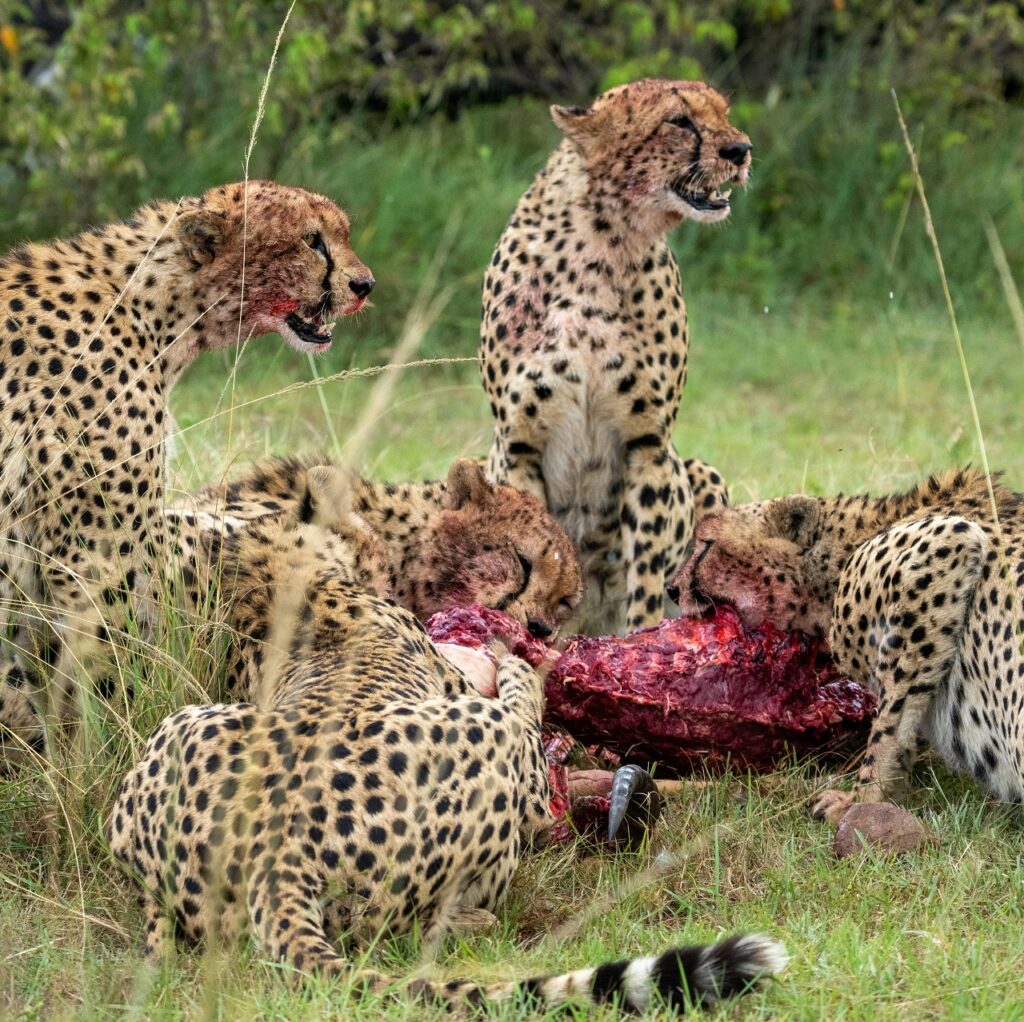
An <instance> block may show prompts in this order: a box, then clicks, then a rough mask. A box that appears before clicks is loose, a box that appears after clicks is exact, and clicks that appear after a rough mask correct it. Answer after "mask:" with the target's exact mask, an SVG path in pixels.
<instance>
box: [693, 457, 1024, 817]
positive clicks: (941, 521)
mask: <svg viewBox="0 0 1024 1022" xmlns="http://www.w3.org/2000/svg"><path fill="white" fill-rule="evenodd" d="M993 485H994V494H995V505H996V509H997V513H998V524H997V522H996V520H995V519H994V518H993V513H992V503H991V501H990V498H989V492H988V485H987V483H986V480H985V477H984V476H983V475H982V474H981V473H978V472H974V471H970V470H965V471H960V472H949V473H946V474H944V475H940V476H935V477H933V478H931V479H929V480H928V481H927V482H925V483H922V484H921V485H920V486H917V487H915V488H914V489H912V490H910V491H909V492H907V493H904V494H900V495H898V496H891V497H882V498H871V497H866V496H861V497H834V498H814V497H803V496H796V497H783V498H781V499H778V500H769V501H764V502H762V503H758V504H746V505H742V506H740V507H735V508H732V509H730V510H727V511H723V512H722V513H720V514H717V515H714V516H712V517H709V518H706V519H704V520H703V521H701V522H700V524H699V525H698V526H697V544H696V550H695V552H694V554H693V556H692V557H691V558H690V560H689V561H688V562H687V563H686V565H684V567H683V568H682V570H681V571H680V573H679V576H678V578H677V579H676V582H675V585H676V587H677V588H678V591H679V596H680V604H681V606H682V607H683V609H684V611H688V612H699V611H701V610H702V609H703V608H706V607H707V606H708V602H709V601H718V600H723V601H727V602H729V603H732V604H733V605H734V606H735V607H736V609H737V610H738V611H739V612H740V614H741V615H742V616H743V618H744V619H745V620H746V621H747V622H748V623H750V624H756V623H758V622H760V621H762V620H765V619H767V620H769V621H771V622H772V623H773V624H775V625H777V626H778V627H780V628H799V629H802V630H803V631H806V632H810V633H812V634H816V635H825V634H828V636H829V642H830V644H831V646H832V650H833V652H834V654H835V656H836V658H837V659H838V661H839V664H840V666H841V667H842V669H843V670H844V671H845V672H847V673H848V674H850V676H851V677H853V678H855V679H856V680H857V681H859V682H861V683H862V684H864V685H866V686H868V687H870V688H873V689H874V690H875V691H876V692H877V693H878V694H879V702H878V718H877V720H876V721H875V723H874V726H873V727H872V729H871V738H870V740H869V743H868V749H867V753H866V755H865V757H864V760H863V763H862V766H861V769H860V773H859V775H858V778H857V784H856V787H855V789H854V791H853V792H841V791H826V792H825V793H824V794H823V795H822V796H821V797H820V798H818V799H816V801H815V804H814V807H813V811H814V814H815V815H816V816H818V817H825V818H827V819H829V820H830V821H832V822H833V823H834V822H837V821H838V820H839V818H840V817H841V816H842V815H843V813H844V812H845V811H846V809H847V808H849V806H850V805H851V804H852V803H853V802H854V801H855V800H858V801H863V802H877V801H881V800H884V799H885V798H886V797H887V796H888V795H889V794H890V793H891V792H892V791H893V789H894V788H895V787H896V786H897V784H898V782H899V781H901V780H902V779H903V778H904V776H905V774H906V772H907V771H908V770H909V768H910V767H911V765H912V764H913V760H914V756H915V752H916V750H917V743H918V737H919V736H920V737H922V738H923V739H925V740H927V741H928V742H930V743H931V744H932V745H933V746H934V748H935V749H936V750H937V751H938V752H939V753H940V755H941V756H942V757H943V758H944V759H945V760H946V761H947V762H948V763H949V764H950V765H952V766H953V767H954V768H956V769H959V770H963V771H965V772H967V773H970V774H972V775H973V776H974V777H975V778H976V779H977V781H978V782H979V783H980V784H982V785H983V786H984V787H986V788H987V789H988V790H989V791H990V792H992V793H993V794H994V795H996V796H997V797H998V798H1000V799H1003V800H1006V801H1011V802H1020V801H1021V800H1022V799H1024V656H1022V654H1021V643H1022V635H1024V611H1022V599H1024V496H1022V495H1021V494H1018V493H1013V492H1011V491H1010V490H1008V489H1007V488H1006V487H1005V486H1003V485H1002V484H1001V483H999V482H998V481H994V483H993Z"/></svg>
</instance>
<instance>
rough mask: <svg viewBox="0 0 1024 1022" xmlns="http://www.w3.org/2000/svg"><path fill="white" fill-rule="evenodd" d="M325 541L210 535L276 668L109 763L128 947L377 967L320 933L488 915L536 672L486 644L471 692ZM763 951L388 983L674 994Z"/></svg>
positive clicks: (418, 630)
mask: <svg viewBox="0 0 1024 1022" xmlns="http://www.w3.org/2000/svg"><path fill="white" fill-rule="evenodd" d="M330 542H331V536H330V533H328V532H327V531H326V530H323V529H320V528H318V527H316V526H314V525H309V524H303V523H301V522H298V523H296V524H295V525H294V527H292V528H290V529H281V528H280V527H279V523H277V522H274V523H260V522H255V523H253V524H252V525H251V526H250V527H248V528H246V529H242V530H239V531H237V532H234V533H231V534H226V535H224V536H222V537H220V538H219V539H217V540H216V541H215V542H212V543H211V550H210V554H211V556H213V555H214V554H216V555H218V556H221V557H222V558H223V560H224V562H225V565H226V568H227V569H228V571H230V572H231V573H232V574H233V575H234V576H235V577H236V578H237V579H238V581H239V585H238V595H237V596H236V598H235V600H234V604H233V611H232V612H233V614H235V615H237V618H236V621H237V624H238V626H239V627H240V628H243V629H245V630H250V631H251V630H253V628H254V627H255V626H258V625H259V623H260V622H262V628H263V632H264V634H266V635H270V634H271V633H272V631H273V630H274V626H275V625H279V624H280V620H281V614H280V606H281V601H282V600H284V601H285V602H286V603H288V602H294V604H295V606H296V607H298V608H300V611H301V612H300V613H299V614H296V615H291V617H292V618H293V619H294V624H293V627H292V628H290V629H289V630H287V632H286V634H285V635H283V636H282V637H281V639H280V640H279V641H278V642H277V643H276V655H275V656H274V657H270V656H268V657H267V658H266V659H265V660H264V669H265V670H267V671H274V672H276V673H277V674H278V675H279V680H278V681H277V682H276V683H275V684H274V685H273V686H272V687H273V688H274V690H275V692H276V696H275V697H274V699H273V701H272V704H271V705H269V706H267V707H265V708H260V707H256V706H253V705H251V704H248V703H234V704H219V705H212V706H188V707H185V708H183V709H181V710H179V711H178V712H177V713H175V714H173V715H171V716H170V717H168V718H166V719H165V720H164V722H163V723H162V724H161V725H160V726H159V727H158V728H157V730H156V731H155V732H154V734H153V735H152V737H151V738H150V740H149V743H148V745H147V747H146V750H145V752H144V754H143V756H142V758H141V760H140V761H139V762H138V764H137V765H136V766H135V767H134V768H133V769H132V770H131V772H130V773H129V774H128V776H127V777H126V778H125V780H124V782H123V784H122V787H121V790H120V794H119V796H118V799H117V802H116V805H115V806H114V808H113V810H112V812H111V814H110V816H109V819H108V822H107V827H106V833H107V836H108V840H109V841H110V846H111V849H112V851H113V853H114V855H115V856H116V857H117V858H118V859H119V860H120V861H121V862H122V863H124V864H125V865H126V866H127V867H128V868H130V869H131V870H132V872H133V873H134V875H135V876H136V877H137V878H138V879H139V882H140V883H141V885H142V887H143V892H144V903H145V913H146V936H145V948H146V951H147V953H148V954H149V955H150V956H155V955H157V954H159V953H161V952H163V951H165V950H166V949H167V948H168V946H169V945H170V943H171V941H172V933H177V934H178V935H180V936H181V937H183V938H185V939H187V940H192V941H196V940H200V939H205V940H230V939H233V938H237V937H239V936H241V935H242V934H244V933H246V932H248V933H251V934H252V935H253V936H254V937H255V938H256V940H257V941H258V943H259V945H260V946H261V947H262V948H263V949H264V950H265V951H266V952H267V953H268V954H269V955H270V956H271V957H272V958H273V959H275V960H278V961H282V962H284V963H285V964H286V965H287V966H289V967H290V968H291V969H293V970H295V971H296V972H298V973H306V972H317V973H322V974H328V975H353V977H354V979H355V980H356V985H357V987H358V986H363V987H366V988H370V989H375V990H376V989H383V988H386V987H390V986H391V985H392V984H394V982H395V980H394V979H393V978H392V977H389V976H386V975H383V974H381V973H376V972H371V971H370V970H368V969H359V970H358V971H354V967H353V966H352V965H351V963H350V962H349V961H348V960H347V959H346V958H345V957H343V955H342V954H341V953H339V951H338V950H337V949H336V947H335V945H334V943H333V942H332V938H335V937H341V936H344V937H345V938H347V940H348V942H349V943H353V944H356V945H362V946H366V945H368V944H372V943H373V942H374V941H375V940H376V939H377V938H378V936H379V935H381V934H383V933H385V932H386V933H390V934H396V935H397V934H402V933H405V932H409V931H410V930H411V929H412V928H413V927H415V926H419V927H421V928H422V932H423V933H424V934H425V935H426V937H427V938H428V939H432V938H434V937H435V936H440V935H441V934H442V933H443V932H444V931H446V930H448V929H452V928H456V929H463V928H466V927H472V926H480V925H482V924H486V922H487V921H488V920H490V921H493V916H492V915H491V913H492V912H493V911H494V910H495V909H496V908H497V907H498V904H499V902H500V900H501V898H502V896H503V894H504V892H505V890H506V888H507V886H508V883H509V881H510V879H511V877H512V874H513V872H514V871H515V868H516V866H517V864H518V861H519V856H520V854H521V850H522V848H523V847H524V845H525V844H526V843H527V842H529V841H530V840H531V838H532V837H533V836H534V835H536V834H540V833H543V832H544V831H545V830H546V829H547V828H548V827H549V826H550V823H551V819H550V816H549V813H548V807H547V800H548V781H547V772H546V769H545V765H544V760H543V748H542V745H541V733H540V717H541V709H542V704H543V684H542V682H541V679H540V677H539V675H538V674H537V673H536V672H535V671H533V669H532V668H530V667H529V666H528V665H527V664H526V663H525V662H524V661H522V660H520V659H518V658H517V657H514V656H511V655H505V656H503V657H502V658H501V661H500V664H499V666H498V683H497V688H498V697H497V698H496V699H482V698H481V697H480V696H479V695H477V694H476V693H475V692H473V691H472V690H471V689H470V687H469V685H468V683H467V682H466V679H465V678H464V677H463V676H462V674H461V673H460V672H459V671H458V670H456V669H455V668H454V667H452V666H451V665H450V664H449V663H447V662H446V661H445V660H444V659H443V658H442V657H441V656H439V655H438V653H437V651H436V649H435V648H434V647H433V645H432V644H431V642H430V640H429V638H428V637H427V635H426V633H425V632H424V630H423V627H422V625H420V624H419V622H418V621H417V620H416V618H415V617H413V615H412V614H410V613H409V612H408V611H406V610H404V609H402V608H399V607H396V606H395V605H394V604H393V603H390V602H388V601H384V600H381V599H379V598H378V597H375V596H373V595H371V594H369V593H367V592H365V591H364V590H362V589H360V588H359V587H357V586H353V585H352V583H351V581H350V571H349V567H350V566H349V565H348V564H347V563H345V564H343V565H342V567H341V569H340V571H339V570H338V568H337V566H336V565H335V563H334V562H333V560H332V557H331V556H330ZM215 547H219V549H216V550H215V549H214V548H215ZM272 661H273V664H272ZM784 964H785V954H784V951H783V950H782V948H781V946H780V945H778V944H776V943H775V942H774V941H772V940H769V939H768V938H766V937H762V936H759V935H748V936H738V937H732V938H729V939H727V940H725V941H723V942H721V943H719V944H716V945H713V946H709V947H689V948H679V949H675V950H672V951H668V952H665V953H663V954H660V955H657V956H654V957H650V958H641V959H636V960H632V961H630V960H626V961H621V962H617V963H609V964H604V965H600V966H597V967H591V968H584V969H580V970H577V971H575V972H572V973H569V974H566V975H562V976H546V977H540V978H535V979H529V980H525V981H523V982H503V983H496V984H492V985H487V986H481V985H479V984H477V983H473V982H463V981H460V980H452V981H449V982H445V983H439V982H432V981H423V980H420V981H417V982H416V983H415V984H413V985H412V986H410V987H409V988H408V989H409V991H410V992H413V993H417V994H419V995H422V996H424V997H429V998H439V999H444V1000H453V1001H462V1002H470V1003H477V1002H480V1001H492V1000H494V1001H500V1000H517V1001H520V1002H522V1003H523V1004H524V1005H525V1006H526V1007H525V1009H524V1010H527V1011H528V1012H532V1011H534V1010H541V1011H543V1009H544V1006H545V1005H548V1004H557V1003H561V1002H564V1001H571V1000H583V1001H589V1002H592V1003H596V1002H605V1001H607V1002H611V1003H613V1004H617V1005H619V1006H620V1007H622V1008H624V1009H629V1010H637V1011H642V1010H643V1009H644V1008H646V1007H647V1005H648V1004H654V1003H664V1004H666V1005H667V1006H669V1007H671V1008H676V1009H680V1010H681V1009H683V1008H684V1007H685V1006H686V1005H687V1004H691V1003H697V1004H712V1003H714V1002H715V1001H717V1000H718V999H719V998H721V997H724V996H729V995H732V994H738V993H742V992H744V991H746V990H749V989H750V988H751V986H752V985H754V984H755V983H756V982H757V980H758V979H759V978H760V977H762V976H765V975H768V974H772V973H775V972H777V971H779V970H780V969H781V968H782V967H783V966H784Z"/></svg>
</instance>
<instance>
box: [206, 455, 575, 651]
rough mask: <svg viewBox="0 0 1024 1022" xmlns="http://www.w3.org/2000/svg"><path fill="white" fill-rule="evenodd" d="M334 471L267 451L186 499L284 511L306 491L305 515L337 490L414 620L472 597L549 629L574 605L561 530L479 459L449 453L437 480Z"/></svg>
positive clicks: (220, 511)
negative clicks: (240, 472)
mask: <svg viewBox="0 0 1024 1022" xmlns="http://www.w3.org/2000/svg"><path fill="white" fill-rule="evenodd" d="M342 474H343V470H342V469H340V468H339V467H337V466H334V465H332V464H330V463H325V459H317V458H308V459H299V458H271V459H268V460H266V461H264V462H261V463H259V464H257V465H255V466H253V467H252V468H251V469H250V470H249V471H248V472H247V473H246V474H245V475H244V476H243V477H242V478H241V479H239V480H237V481H235V482H232V483H229V484H227V485H222V486H214V487H210V488H208V489H206V490H202V491H200V492H199V493H198V494H196V495H195V499H194V501H193V502H192V505H191V506H192V507H194V508H195V509H196V510H198V511H201V512H204V513H207V514H211V515H226V516H228V517H229V518H230V519H231V520H232V521H238V520H246V519H253V518H258V517H260V516H262V515H266V514H272V513H276V512H280V511H288V510H291V511H293V512H294V511H295V509H296V508H299V507H300V505H301V504H302V502H303V500H306V501H312V503H311V504H308V505H307V506H306V507H305V508H303V509H302V514H303V516H304V517H305V518H306V519H307V520H308V519H309V517H310V516H311V515H312V514H313V513H315V512H318V511H319V510H320V508H321V505H323V504H325V503H328V504H329V503H330V499H331V498H330V497H329V496H328V495H329V494H331V493H332V492H333V493H335V494H336V493H338V492H339V491H340V490H345V492H346V494H347V495H348V500H350V501H351V505H349V503H348V500H347V501H346V502H345V503H344V506H342V507H341V508H340V511H341V517H340V520H341V521H342V522H345V521H347V518H348V514H349V509H350V508H351V512H352V513H354V515H355V516H356V521H357V522H358V523H360V524H361V526H362V527H364V528H365V529H367V530H369V531H370V532H371V533H372V534H373V535H375V536H376V537H377V538H378V540H379V542H380V544H382V546H383V549H384V550H385V555H386V557H387V560H388V564H389V570H390V585H389V586H388V589H389V590H390V594H391V595H393V596H394V598H395V599H396V600H397V602H398V603H399V604H400V605H401V606H403V607H405V608H406V609H408V610H410V611H412V613H413V614H415V615H416V617H417V618H419V619H420V620H426V619H427V618H428V617H430V616H431V614H435V613H437V612H438V611H440V610H448V609H449V608H451V607H458V606H469V605H470V604H474V603H479V604H483V605H485V606H488V607H494V608H496V609H498V610H503V611H505V613H507V614H509V615H510V616H511V617H513V618H515V619H516V620H518V621H519V622H520V623H521V624H523V625H525V626H526V627H527V628H528V630H529V631H530V633H531V634H533V635H534V636H536V637H538V638H542V639H549V638H552V637H553V636H555V635H556V634H557V632H558V630H559V628H560V627H561V626H562V625H563V624H564V623H565V621H566V620H567V619H568V618H569V617H570V616H571V615H572V613H573V612H574V611H575V609H576V607H577V606H578V604H579V601H580V598H581V595H582V579H581V574H580V566H579V560H578V558H577V556H576V552H575V550H574V548H573V545H572V542H571V541H570V540H569V537H568V536H567V535H566V534H565V532H564V530H563V529H562V528H561V526H559V524H558V523H557V522H556V521H555V520H554V519H553V518H552V516H551V515H550V514H549V513H548V511H547V509H546V508H545V507H544V505H543V504H541V503H540V501H538V500H537V499H536V498H535V497H533V496H532V495H530V494H527V493H521V492H519V491H517V490H514V489H512V488H511V487H508V486H495V485H492V484H491V483H489V482H488V481H487V478H486V477H485V475H484V472H483V469H482V467H481V466H480V465H479V463H477V462H475V461H472V460H470V459H468V458H459V459H457V460H456V461H455V462H453V464H452V466H451V468H450V469H449V472H448V476H447V478H446V479H445V480H443V481H441V480H438V481H427V482H423V483H402V484H392V483H377V482H372V481H370V480H369V479H363V478H360V477H357V476H352V477H351V478H350V479H348V480H347V484H343V483H342V482H341V481H340V480H339V478H338V477H339V476H341V475H342ZM347 487H351V489H350V490H348V489H347ZM334 500H337V497H335V498H334ZM325 510H326V511H327V512H328V515H329V514H330V508H329V507H328V508H326V509H325ZM324 524H329V521H328V520H325V521H324ZM377 592H378V594H379V595H389V593H388V592H383V591H381V590H380V589H378V590H377Z"/></svg>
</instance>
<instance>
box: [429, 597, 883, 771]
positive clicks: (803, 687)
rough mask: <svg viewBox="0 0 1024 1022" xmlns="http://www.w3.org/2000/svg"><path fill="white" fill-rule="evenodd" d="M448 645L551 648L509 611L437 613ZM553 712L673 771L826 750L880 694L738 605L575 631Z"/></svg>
mask: <svg viewBox="0 0 1024 1022" xmlns="http://www.w3.org/2000/svg"><path fill="white" fill-rule="evenodd" d="M427 630H428V631H429V632H430V634H431V636H432V637H433V638H434V639H435V640H437V641H439V642H452V643H457V644H461V645H470V646H475V647H478V648H479V647H481V646H486V645H487V644H488V643H489V642H490V641H491V640H492V639H493V638H498V639H500V640H501V641H503V642H504V643H505V645H506V646H507V647H508V648H509V649H510V650H511V651H512V652H514V653H516V654H517V655H519V656H522V657H523V658H524V659H525V660H528V661H529V662H530V663H533V664H535V665H536V664H538V663H540V661H541V660H542V659H543V658H544V656H545V655H546V654H548V650H547V647H545V646H544V644H543V643H541V642H539V641H538V640H537V639H535V638H533V637H532V636H530V635H529V633H528V632H527V631H526V630H525V628H523V627H522V626H521V625H520V624H518V623H517V622H516V621H514V620H513V619H511V618H509V617H507V616H506V615H505V614H502V613H501V612H500V611H494V610H486V609H484V608H479V607H471V608H467V609H460V610H453V611H446V612H443V613H441V614H435V615H434V617H432V618H431V619H430V620H429V621H428V622H427ZM546 694H547V713H546V719H547V720H548V721H550V722H551V723H553V724H557V725H560V726H562V727H564V728H566V730H568V731H569V732H570V733H571V734H572V735H573V737H574V738H576V739H578V740H580V741H583V742H586V743H599V744H601V745H602V746H604V747H606V748H607V749H609V750H610V751H611V752H613V753H616V754H618V755H621V756H622V757H623V759H624V760H627V761H631V762H639V763H644V762H656V763H658V764H659V767H660V768H661V769H662V770H663V771H664V769H665V768H668V769H669V770H671V771H677V772H681V773H687V772H690V771H692V770H695V769H696V770H705V769H707V770H712V771H714V770H723V769H725V768H726V767H727V766H729V765H730V764H731V765H732V766H734V767H736V768H739V769H752V770H757V771H768V770H771V769H772V768H774V767H775V766H777V765H778V764H779V763H780V762H781V761H783V760H785V759H786V758H787V756H788V755H789V754H790V752H796V753H798V754H799V753H821V752H825V751H828V750H830V749H832V748H834V747H836V746H837V745H838V744H840V742H842V741H843V740H844V739H847V738H848V737H849V736H850V734H851V732H853V733H859V732H860V733H862V732H863V731H865V730H866V729H867V728H868V727H869V725H870V720H871V717H872V715H873V713H874V710H875V698H874V696H873V695H872V694H871V693H870V692H868V691H867V690H866V689H864V688H862V687H861V686H860V685H857V684H856V683H855V682H852V681H849V680H847V679H844V678H843V677H841V676H840V674H839V673H838V671H837V670H836V668H835V666H834V665H833V664H832V662H831V660H830V659H828V658H827V656H826V655H825V650H824V647H823V644H822V643H821V642H819V641H816V640H813V639H810V638H808V637H807V636H806V635H803V634H802V633H800V632H783V631H779V630H778V629H777V628H774V627H772V626H771V625H769V624H763V625H761V626H760V627H758V628H747V627H746V626H745V625H744V624H743V622H742V621H741V620H740V618H739V615H738V614H737V613H736V612H735V611H734V610H732V609H731V608H729V607H722V608H720V609H719V610H718V611H717V612H716V614H715V615H714V616H713V617H709V618H701V619H695V618H681V619H679V620H676V621H663V622H662V623H661V624H660V625H657V626H655V627H654V628H646V629H644V630H642V631H639V632H635V633H633V634H632V635H629V636H626V637H625V638H616V637H603V638H590V637H587V636H577V637H576V638H573V639H570V640H569V642H568V643H567V644H566V647H565V649H564V650H563V651H562V654H561V656H560V657H558V659H557V660H556V661H555V663H554V666H553V667H552V668H551V671H550V673H549V674H548V677H547V686H546Z"/></svg>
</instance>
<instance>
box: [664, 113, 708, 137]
mask: <svg viewBox="0 0 1024 1022" xmlns="http://www.w3.org/2000/svg"><path fill="white" fill-rule="evenodd" d="M665 123H666V124H672V125H674V126H675V127H677V128H682V129H683V131H692V132H693V133H694V134H695V135H699V134H700V132H699V131H698V130H697V125H696V124H694V123H693V121H691V120H690V118H689V117H687V116H686V114H679V116H678V117H670V118H669V119H668V120H667V121H666V122H665Z"/></svg>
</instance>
